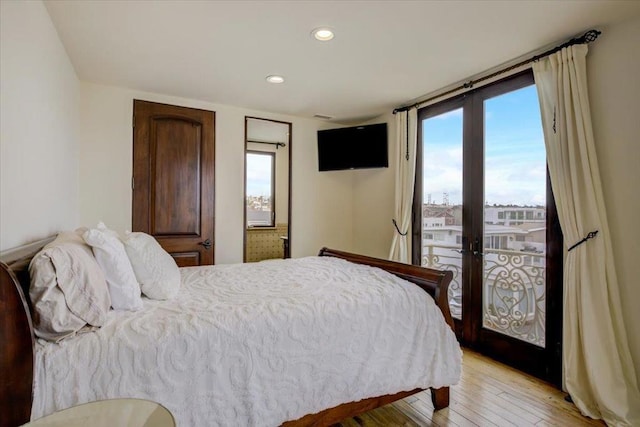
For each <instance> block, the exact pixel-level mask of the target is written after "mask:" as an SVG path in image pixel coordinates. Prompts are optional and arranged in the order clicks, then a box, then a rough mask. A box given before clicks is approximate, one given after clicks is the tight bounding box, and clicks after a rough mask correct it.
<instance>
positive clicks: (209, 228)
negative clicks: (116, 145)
mask: <svg viewBox="0 0 640 427" xmlns="http://www.w3.org/2000/svg"><path fill="white" fill-rule="evenodd" d="M133 126H134V129H133V183H132V188H133V218H132V228H133V231H143V232H145V233H148V234H150V235H152V236H154V237H155V238H156V239H157V240H158V242H159V243H160V245H162V247H163V248H164V249H165V250H166V251H167V252H169V253H170V254H171V255H172V256H173V257H174V258H175V260H176V262H177V263H178V265H179V266H181V267H185V266H193V265H206V264H213V254H214V247H213V242H214V235H213V231H214V148H215V143H214V135H215V132H214V126H215V113H214V112H212V111H205V110H197V109H193V108H186V107H176V106H173V105H166V104H157V103H153V102H147V101H139V100H134V102H133Z"/></svg>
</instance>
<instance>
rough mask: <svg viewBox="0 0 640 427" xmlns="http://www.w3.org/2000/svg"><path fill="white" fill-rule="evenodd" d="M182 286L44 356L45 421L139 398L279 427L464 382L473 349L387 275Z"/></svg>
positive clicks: (348, 268) (43, 350)
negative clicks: (87, 406) (465, 349)
mask: <svg viewBox="0 0 640 427" xmlns="http://www.w3.org/2000/svg"><path fill="white" fill-rule="evenodd" d="M181 274H182V280H183V285H182V289H181V290H180V293H179V294H178V296H177V297H176V298H175V299H173V300H171V301H150V300H145V302H144V304H145V307H144V309H143V310H141V311H137V312H111V314H110V315H111V318H110V319H109V321H108V322H107V324H106V325H105V326H103V327H102V328H101V329H100V330H98V331H96V332H91V333H87V334H84V335H80V336H77V337H74V338H71V339H69V340H66V341H63V342H62V343H60V344H53V343H49V342H44V341H41V342H38V343H37V345H36V375H35V377H36V380H35V396H34V404H33V411H32V418H33V419H36V418H39V417H42V416H44V415H47V414H49V413H52V412H54V411H56V410H59V409H63V408H67V407H69V406H72V405H76V404H79V403H84V402H88V401H92V400H98V399H107V398H116V397H138V398H145V399H150V400H154V401H156V402H159V403H161V404H163V405H164V406H166V407H167V408H168V409H169V410H170V411H171V412H172V413H173V414H174V416H175V418H176V420H177V422H178V426H180V427H187V426H277V425H280V424H281V423H282V422H284V421H287V420H293V419H297V418H300V417H301V416H303V415H305V414H309V413H315V412H318V411H320V410H323V409H326V408H329V407H333V406H336V405H339V404H341V403H346V402H352V401H357V400H361V399H364V398H368V397H373V396H380V395H385V394H390V393H396V392H400V391H404V390H412V389H414V388H417V387H422V388H426V387H430V386H434V387H443V386H449V385H453V384H455V383H457V382H458V379H459V377H460V369H461V351H460V347H459V345H458V343H457V341H456V338H455V336H454V334H453V332H452V331H451V329H450V328H449V327H448V326H447V325H446V324H445V322H444V319H443V317H442V314H441V312H440V310H439V309H438V308H437V307H436V305H435V303H434V301H433V299H432V298H431V297H430V296H429V295H428V294H427V293H425V292H424V291H422V290H421V289H419V288H418V287H417V286H415V285H413V284H411V283H409V282H406V281H404V280H402V279H399V278H397V277H395V276H393V275H391V274H389V273H387V272H385V271H382V270H379V269H374V268H370V267H365V266H361V265H356V264H352V263H348V262H346V261H343V260H340V259H336V258H330V257H326V258H325V257H308V258H302V259H294V260H276V261H268V262H261V263H255V264H243V265H241V264H238V265H220V266H213V267H191V268H183V269H181Z"/></svg>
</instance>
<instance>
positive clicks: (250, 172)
mask: <svg viewBox="0 0 640 427" xmlns="http://www.w3.org/2000/svg"><path fill="white" fill-rule="evenodd" d="M275 163H276V155H275V153H268V152H262V151H247V171H246V175H247V188H246V190H247V227H275V223H276V214H275V210H274V206H275Z"/></svg>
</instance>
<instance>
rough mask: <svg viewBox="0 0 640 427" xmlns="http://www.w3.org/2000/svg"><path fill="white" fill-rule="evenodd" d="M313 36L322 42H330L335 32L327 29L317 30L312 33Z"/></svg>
mask: <svg viewBox="0 0 640 427" xmlns="http://www.w3.org/2000/svg"><path fill="white" fill-rule="evenodd" d="M311 35H313V37H315V39H316V40H320V41H321V42H328V41H329V40H331V39H332V38H333V31H331V29H330V28H327V27H320V28H316V29H315V30H313V31H312V32H311Z"/></svg>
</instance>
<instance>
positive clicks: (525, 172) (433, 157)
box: [422, 85, 546, 206]
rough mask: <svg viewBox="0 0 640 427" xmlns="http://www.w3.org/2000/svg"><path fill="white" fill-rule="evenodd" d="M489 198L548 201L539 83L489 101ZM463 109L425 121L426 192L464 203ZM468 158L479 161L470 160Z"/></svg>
mask: <svg viewBox="0 0 640 427" xmlns="http://www.w3.org/2000/svg"><path fill="white" fill-rule="evenodd" d="M484 109H485V120H484V122H485V159H484V168H485V170H484V175H485V203H488V204H491V205H493V204H503V205H506V204H514V205H520V206H523V205H545V203H546V159H545V149H544V139H543V133H542V123H541V119H540V107H539V104H538V96H537V93H536V88H535V86H533V85H531V86H527V87H525V88H522V89H519V90H516V91H513V92H509V93H506V94H504V95H501V96H497V97H495V98H491V99H488V100H486V101H485V106H484ZM462 115H463V113H462V109H458V110H453V111H450V112H447V113H444V114H441V115H439V116H435V117H432V118H430V119H427V120H424V121H423V123H422V131H423V143H424V147H423V155H424V159H423V167H424V172H423V179H424V184H423V197H424V199H423V200H424V202H425V203H426V202H427V201H428V198H429V194H431V201H432V202H433V203H436V204H440V203H442V202H443V193H445V192H446V193H448V198H449V204H461V203H462V162H463V159H462V120H463V117H462ZM467 161H481V160H480V159H468V160H467Z"/></svg>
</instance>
